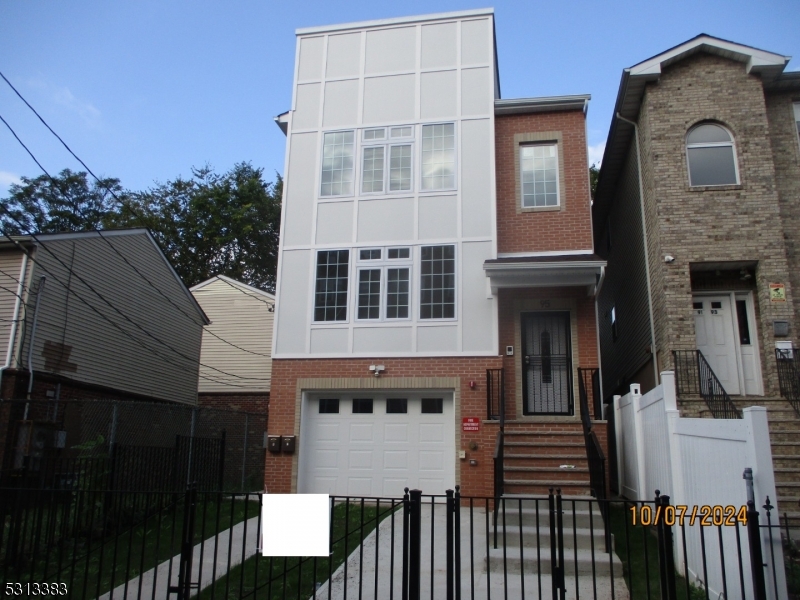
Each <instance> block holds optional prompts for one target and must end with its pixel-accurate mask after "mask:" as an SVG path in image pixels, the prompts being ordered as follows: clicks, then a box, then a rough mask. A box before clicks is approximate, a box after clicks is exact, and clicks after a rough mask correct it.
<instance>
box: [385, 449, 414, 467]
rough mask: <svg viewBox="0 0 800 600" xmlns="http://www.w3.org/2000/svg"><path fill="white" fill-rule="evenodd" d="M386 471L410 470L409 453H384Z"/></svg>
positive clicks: (402, 451)
mask: <svg viewBox="0 0 800 600" xmlns="http://www.w3.org/2000/svg"><path fill="white" fill-rule="evenodd" d="M383 468H384V469H405V470H407V469H408V452H407V451H405V450H396V451H387V452H384V453H383Z"/></svg>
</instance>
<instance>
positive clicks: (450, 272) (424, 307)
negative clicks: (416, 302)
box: [419, 245, 456, 319]
mask: <svg viewBox="0 0 800 600" xmlns="http://www.w3.org/2000/svg"><path fill="white" fill-rule="evenodd" d="M455 315H456V247H455V246H452V245H450V246H422V248H421V260H420V315H419V316H420V318H421V319H452V318H454V317H455Z"/></svg>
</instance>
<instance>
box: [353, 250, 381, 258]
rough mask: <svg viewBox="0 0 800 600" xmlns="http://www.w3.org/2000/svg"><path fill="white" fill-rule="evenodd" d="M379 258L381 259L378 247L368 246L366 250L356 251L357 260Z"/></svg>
mask: <svg viewBox="0 0 800 600" xmlns="http://www.w3.org/2000/svg"><path fill="white" fill-rule="evenodd" d="M380 259H381V249H380V248H368V249H366V250H361V251H360V252H359V253H358V260H380Z"/></svg>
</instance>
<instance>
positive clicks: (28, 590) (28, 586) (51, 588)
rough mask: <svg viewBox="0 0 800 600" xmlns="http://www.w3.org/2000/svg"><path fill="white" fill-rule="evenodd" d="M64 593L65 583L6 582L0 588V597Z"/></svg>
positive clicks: (65, 592)
mask: <svg viewBox="0 0 800 600" xmlns="http://www.w3.org/2000/svg"><path fill="white" fill-rule="evenodd" d="M66 595H67V584H66V583H6V584H5V585H4V587H3V588H2V589H0V597H2V598H32V597H34V596H35V597H40V596H41V597H45V596H56V597H58V596H66Z"/></svg>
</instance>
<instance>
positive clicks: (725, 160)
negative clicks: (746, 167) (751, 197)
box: [686, 123, 739, 186]
mask: <svg viewBox="0 0 800 600" xmlns="http://www.w3.org/2000/svg"><path fill="white" fill-rule="evenodd" d="M686 157H687V160H688V163H689V184H690V185H692V186H698V185H732V184H737V183H739V177H738V175H737V173H736V153H735V151H734V146H733V138H732V137H731V134H730V133H728V131H727V130H726V129H725V128H724V127H721V126H720V125H715V124H713V123H703V124H702V125H698V126H697V127H695V128H694V129H692V130H691V131H690V132H689V135H687V136H686Z"/></svg>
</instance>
